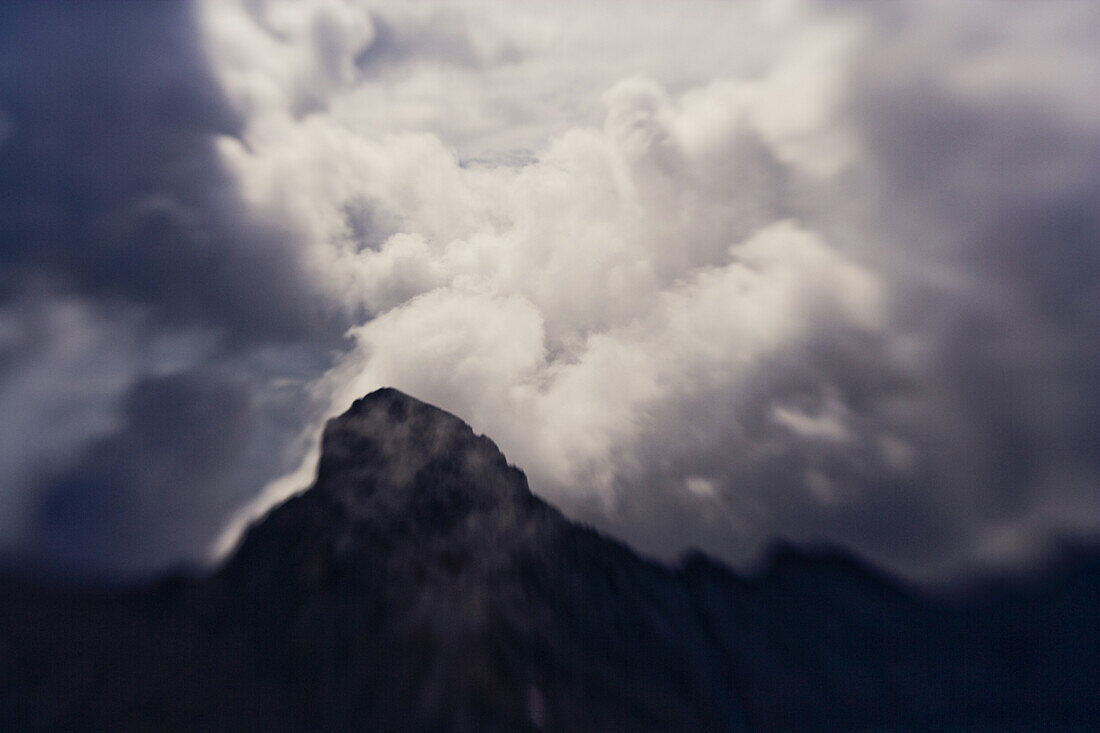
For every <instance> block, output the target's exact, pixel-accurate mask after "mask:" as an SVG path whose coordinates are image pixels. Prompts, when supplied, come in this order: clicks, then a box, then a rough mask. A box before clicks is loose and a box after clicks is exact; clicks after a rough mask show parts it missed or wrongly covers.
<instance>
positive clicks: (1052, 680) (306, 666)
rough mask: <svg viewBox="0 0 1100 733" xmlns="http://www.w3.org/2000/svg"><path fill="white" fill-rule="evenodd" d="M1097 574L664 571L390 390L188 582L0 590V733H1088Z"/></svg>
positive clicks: (777, 555)
mask: <svg viewBox="0 0 1100 733" xmlns="http://www.w3.org/2000/svg"><path fill="white" fill-rule="evenodd" d="M1098 610H1100V554H1098V553H1094V552H1083V551H1078V552H1076V553H1068V554H1067V555H1066V556H1065V557H1064V558H1063V560H1062V562H1061V563H1060V564H1059V565H1058V566H1057V567H1056V568H1054V569H1052V570H1050V571H1049V572H1047V573H1046V574H1044V576H1043V578H1042V580H1041V581H1039V580H1033V581H1031V582H1029V583H1026V584H1025V583H1023V582H1022V581H1021V582H1019V583H1016V584H1011V583H1009V584H1005V585H1002V586H1001V587H998V588H988V589H986V590H985V591H982V592H975V593H973V594H971V595H970V596H969V597H967V598H965V599H961V598H959V599H956V600H946V599H942V598H941V599H938V600H937V599H933V598H931V597H928V596H924V595H920V594H917V593H916V592H914V591H911V590H909V589H907V588H906V587H905V586H904V585H902V584H900V583H897V582H895V581H893V580H891V579H890V578H888V577H886V576H884V575H882V574H879V573H877V572H876V571H874V570H872V569H869V568H868V567H866V566H864V565H863V564H861V563H860V562H858V561H856V560H854V559H852V558H849V557H847V556H845V555H844V554H842V553H838V552H832V553H828V552H822V553H803V552H799V551H796V550H794V549H792V548H782V547H781V548H778V549H777V550H776V551H775V552H774V553H773V555H772V558H771V560H770V561H769V563H768V564H767V566H766V569H765V570H763V571H762V572H760V573H759V574H758V575H755V576H753V577H742V576H739V575H736V574H734V573H733V572H731V571H730V570H728V569H727V568H725V567H724V566H722V565H720V564H719V563H717V562H715V561H713V560H710V559H708V558H706V557H705V556H702V555H698V554H696V555H692V556H690V557H689V558H687V559H686V560H685V561H684V562H683V563H682V564H681V565H680V566H679V567H677V568H674V569H670V568H667V567H664V566H662V565H659V564H656V563H653V562H650V561H648V560H645V559H643V558H640V557H639V556H638V555H636V554H635V553H633V552H632V551H631V550H630V549H629V548H627V547H625V546H624V545H622V544H620V543H617V542H615V541H613V540H610V539H608V538H606V537H603V536H601V535H599V534H598V533H596V532H594V531H592V530H590V529H587V528H585V527H582V526H578V525H576V524H574V523H572V522H570V521H568V520H566V519H565V518H564V517H563V516H562V515H561V514H560V513H559V512H558V511H557V510H556V509H554V508H553V507H551V506H549V505H547V504H546V503H545V502H543V501H542V500H540V499H539V498H537V497H535V496H533V495H532V494H531V493H530V491H529V490H528V488H527V482H526V479H525V478H524V475H523V473H522V472H520V471H519V470H518V469H516V468H514V467H511V466H509V465H508V464H507V462H506V460H505V458H504V456H503V455H502V454H501V453H500V451H499V450H498V449H497V447H496V446H495V445H494V444H493V443H492V441H490V440H489V439H488V438H486V437H483V436H478V435H475V434H474V433H473V431H472V430H471V429H470V428H469V427H468V426H467V425H465V424H464V423H463V422H462V421H460V420H459V419H458V418H456V417H454V416H453V415H450V414H447V413H445V412H443V411H441V410H438V409H437V408H434V407H432V406H430V405H426V404H424V403H422V402H418V401H417V400H414V399H412V398H410V397H408V396H406V395H404V394H401V393H400V392H397V391H394V390H389V389H386V390H380V391H378V392H375V393H373V394H371V395H369V396H367V397H365V398H363V399H361V400H358V401H356V402H355V404H354V405H352V407H351V409H350V410H349V411H348V412H347V413H345V414H344V415H342V416H340V417H338V418H336V419H334V420H332V421H330V422H329V424H328V426H327V427H326V429H325V433H324V438H323V450H322V458H321V461H320V466H319V469H318V475H317V481H316V483H315V484H314V486H313V487H312V488H310V489H309V490H308V491H306V492H305V493H303V494H301V495H299V496H297V497H295V498H292V499H290V500H289V501H287V502H286V503H284V504H282V505H281V506H279V507H277V508H276V509H274V510H273V511H272V512H271V513H270V514H269V515H268V516H267V517H266V518H264V519H263V520H262V521H261V522H259V523H258V524H257V525H256V526H254V527H253V528H252V529H251V530H250V531H249V532H248V534H247V536H246V537H245V539H244V541H243V542H242V544H241V546H240V548H239V550H238V551H237V552H236V554H235V555H234V556H233V557H232V558H231V559H230V560H229V561H228V562H227V563H225V565H223V566H222V567H221V568H220V569H218V570H217V571H216V572H214V573H213V574H210V575H206V576H203V577H190V576H186V575H177V576H175V577H172V578H168V579H165V580H162V581H159V582H155V583H151V584H147V585H144V586H141V587H136V588H126V589H114V590H103V589H88V588H84V589H81V588H74V587H72V586H58V585H53V586H50V585H44V584H41V583H37V582H33V581H29V580H25V579H22V580H21V579H18V578H16V577H14V576H12V577H8V578H7V579H5V580H3V581H2V583H0V728H2V729H3V730H66V731H68V730H112V731H119V730H162V731H169V730H219V731H220V730H265V731H272V730H402V731H404V730H413V731H418V730H420V731H524V730H547V731H644V730H662V731H663V730H685V731H688V730H690V731H708V730H791V731H805V730H830V731H832V730H998V731H1006V730H1020V731H1023V730H1040V729H1041V730H1082V731H1084V730H1095V729H1096V728H1097V726H1098V725H1100V662H1098V660H1100V616H1098V614H1097V611H1098Z"/></svg>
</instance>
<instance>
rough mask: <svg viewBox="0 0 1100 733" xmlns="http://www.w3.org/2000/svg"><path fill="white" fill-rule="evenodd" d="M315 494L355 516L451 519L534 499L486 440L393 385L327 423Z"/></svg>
mask: <svg viewBox="0 0 1100 733" xmlns="http://www.w3.org/2000/svg"><path fill="white" fill-rule="evenodd" d="M314 491H317V492H319V493H322V494H325V495H327V496H330V497H332V498H335V499H336V500H337V501H339V502H340V503H341V504H343V505H344V506H345V507H346V508H348V509H349V510H350V511H351V512H352V513H353V514H355V515H359V516H364V515H371V516H375V515H377V514H378V512H380V511H381V512H382V513H384V514H390V513H391V512H393V511H401V512H403V513H405V515H406V517H409V516H410V514H409V513H410V512H411V513H412V515H411V516H415V515H416V514H420V513H422V512H423V511H439V510H440V509H442V508H446V509H447V513H448V514H452V515H453V514H454V513H455V512H459V513H462V512H465V511H469V510H472V509H475V508H490V507H493V506H496V505H500V504H509V503H515V502H526V501H529V500H530V499H531V493H530V490H529V489H528V487H527V479H526V477H525V476H524V475H523V472H522V471H520V470H519V469H517V468H515V467H513V466H510V465H508V462H507V460H506V459H505V457H504V454H503V453H501V452H500V449H499V448H497V446H496V444H495V443H493V441H492V440H490V439H489V438H487V437H485V436H483V435H478V434H476V433H475V432H474V431H473V429H472V428H471V427H470V426H469V425H467V424H466V423H464V422H463V421H462V420H460V419H459V418H458V417H455V416H454V415H452V414H451V413H449V412H446V411H444V410H441V409H439V408H438V407H435V406H433V405H429V404H427V403H425V402H421V401H420V400H417V399H415V398H413V397H410V396H409V395H407V394H405V393H403V392H400V391H398V390H396V389H393V388H389V387H386V388H383V389H379V390H377V391H375V392H372V393H370V394H368V395H367V396H365V397H363V398H361V399H358V400H356V401H355V402H354V403H353V404H352V406H351V407H350V408H349V409H348V410H347V412H345V413H344V414H342V415H340V416H339V417H335V418H333V419H331V420H329V422H328V424H327V425H326V426H325V430H324V434H323V437H322V439H321V461H320V464H319V466H318V472H317V484H316V486H315V488H314Z"/></svg>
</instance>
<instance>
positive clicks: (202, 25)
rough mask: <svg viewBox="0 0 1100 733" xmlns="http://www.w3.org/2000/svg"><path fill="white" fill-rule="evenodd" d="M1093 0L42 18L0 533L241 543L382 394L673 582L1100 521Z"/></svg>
mask: <svg viewBox="0 0 1100 733" xmlns="http://www.w3.org/2000/svg"><path fill="white" fill-rule="evenodd" d="M1098 80H1100V6H1098V5H1096V4H1095V3H1091V2H1084V1H1082V2H1077V1H1072V0H1046V1H1044V2H1042V3H1039V2H1024V1H1020V2H1000V1H997V2H993V1H992V0H990V1H983V0H967V1H966V2H925V1H923V0H920V1H918V0H899V1H897V2H891V3H868V2H859V1H856V0H852V1H851V2H828V3H812V2H799V1H798V0H779V1H775V2H717V1H706V2H703V1H699V0H680V1H677V2H671V1H669V2H642V1H641V0H637V1H634V2H630V1H628V0H600V1H599V2H583V3H582V2H552V3H551V2H534V1H531V2H507V3H505V2H499V3H494V2H387V3H375V2H366V1H360V0H316V1H315V2H296V1H294V2H292V1H289V0H208V1H203V2H194V3H185V2H121V1H119V2H111V1H103V2H95V3H79V4H78V3H64V2H50V1H42V2H8V3H4V4H3V6H2V7H0V192H2V193H0V414H2V415H3V421H4V439H3V441H0V548H3V551H4V553H5V554H7V555H9V556H16V557H22V558H30V559H32V560H34V561H35V562H45V563H47V564H55V565H60V566H63V567H66V568H70V569H73V570H75V571H76V572H87V573H108V574H121V575H127V574H133V573H146V572H152V571H156V570H160V569H163V568H165V567H168V566H171V565H174V564H177V563H180V562H203V561H211V560H214V559H216V558H218V557H219V556H221V555H224V553H225V552H228V551H229V550H231V548H232V547H233V543H234V542H235V540H236V538H237V537H238V535H239V532H240V531H241V529H242V528H243V527H245V526H246V525H247V523H248V522H250V521H252V520H254V519H255V518H256V517H258V516H260V515H261V514H262V512H263V511H264V510H265V509H266V508H269V507H270V506H272V505H273V504H274V503H277V502H278V501H281V500H282V499H285V498H286V497H288V496H290V495H292V494H293V493H294V492H296V491H299V490H301V489H303V488H305V487H306V486H308V485H309V483H310V481H311V480H312V476H313V473H314V471H315V467H316V461H317V441H318V436H319V431H320V429H321V427H322V425H323V423H324V420H325V419H326V418H328V417H331V416H333V415H336V414H339V413H340V412H342V411H343V410H344V409H346V408H347V406H348V405H349V404H350V403H351V401H352V400H353V399H355V398H357V397H359V396H362V395H364V394H366V393H368V392H370V391H372V390H374V389H377V388H379V387H382V386H392V387H396V388H398V389H401V390H403V391H405V392H407V393H409V394H410V395H413V396H414V397H417V398H419V399H422V400H425V401H427V402H430V403H433V404H436V405H438V406H440V407H442V408H444V409H446V410H449V411H451V412H454V413H455V414H457V415H459V416H460V417H461V418H463V419H464V420H466V421H467V422H469V423H470V424H471V425H472V426H473V428H474V429H475V430H476V431H478V432H480V433H484V434H487V435H489V436H490V437H492V438H493V439H494V441H496V443H497V444H498V445H499V446H500V447H501V449H502V450H503V451H504V452H505V454H506V455H507V456H508V458H509V460H510V461H511V462H512V463H514V464H516V465H518V466H519V467H521V468H522V469H523V470H524V471H525V472H526V473H527V476H528V478H529V480H530V483H531V487H532V489H533V490H534V491H535V492H536V493H538V494H540V495H541V496H543V497H544V498H546V499H547V500H549V501H550V502H551V503H553V504H555V505H557V506H559V507H560V508H561V509H562V510H563V511H565V512H566V514H567V515H569V516H570V517H573V518H575V519H577V520H579V521H583V522H586V523H589V524H591V525H592V526H594V527H596V528H598V529H600V530H602V531H605V532H608V533H610V534H612V535H614V536H616V537H619V538H621V539H624V540H626V541H627V542H629V543H630V544H632V545H633V546H634V547H636V548H637V549H639V550H641V551H643V552H646V553H648V554H651V555H654V556H656V557H660V558H665V559H670V558H674V557H676V556H677V555H678V554H680V553H682V552H683V551H685V550H686V549H688V548H691V547H699V548H701V549H703V550H704V551H706V552H708V553H711V554H714V555H716V556H718V557H720V558H722V559H724V560H726V561H727V562H729V563H731V564H733V565H734V566H736V567H747V566H750V565H751V564H752V563H753V562H754V561H756V560H757V559H758V558H759V557H760V555H761V553H762V552H763V551H764V550H765V548H767V547H768V546H769V544H770V543H772V542H774V541H775V540H779V539H781V540H786V541H789V542H794V543H796V544H802V545H815V544H819V543H829V544H838V545H841V546H843V547H847V548H850V549H851V550H853V551H854V552H857V553H858V554H860V555H862V556H864V557H867V558H869V559H871V560H873V561H875V562H877V563H879V564H880V565H882V566H884V567H887V568H890V569H891V570H893V571H896V572H899V573H902V574H905V575H907V576H909V577H913V578H936V577H945V576H947V575H952V574H959V573H962V574H971V573H980V572H985V571H989V570H993V569H1004V568H1016V567H1025V566H1028V565H1030V564H1033V563H1035V562H1037V561H1039V560H1041V559H1042V558H1043V557H1044V556H1045V555H1046V554H1047V553H1049V552H1051V551H1052V549H1053V548H1054V547H1056V546H1057V544H1058V543H1059V542H1062V541H1065V540H1078V541H1080V540H1085V541H1091V540H1095V539H1096V538H1097V536H1098V535H1100V419H1097V415H1098V414H1100V97H1098V96H1097V95H1096V93H1095V89H1096V84H1097V81H1098Z"/></svg>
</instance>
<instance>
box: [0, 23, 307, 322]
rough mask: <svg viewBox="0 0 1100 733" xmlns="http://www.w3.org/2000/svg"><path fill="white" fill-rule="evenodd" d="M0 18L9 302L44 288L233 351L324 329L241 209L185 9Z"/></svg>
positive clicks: (3, 244) (217, 102) (212, 91)
mask: <svg viewBox="0 0 1100 733" xmlns="http://www.w3.org/2000/svg"><path fill="white" fill-rule="evenodd" d="M0 12H2V13H3V18H2V19H0V33H2V34H3V35H2V39H0V48H2V49H3V52H2V59H0V62H2V65H3V69H4V71H3V73H2V74H0V109H3V110H4V112H5V115H6V117H7V119H8V120H9V122H10V126H11V129H12V132H11V133H10V134H9V135H8V137H7V138H6V139H5V140H4V141H3V143H2V144H0V188H2V189H3V190H4V192H5V194H4V201H3V205H2V208H0V259H2V262H3V265H4V268H3V273H4V274H3V277H2V279H0V296H2V297H4V298H5V299H8V298H10V297H11V294H12V292H13V291H14V289H15V288H16V287H17V286H18V284H19V282H21V281H24V280H26V279H27V278H28V277H35V276H38V277H43V276H44V277H47V278H50V279H53V280H55V281H57V282H58V283H59V284H60V285H61V286H62V287H64V288H67V289H68V290H70V292H75V293H79V294H81V295H82V296H85V297H89V298H95V299H98V298H117V299H121V300H123V301H126V302H130V303H137V304H140V305H141V306H143V307H145V308H148V309H150V310H151V311H152V312H153V313H154V314H155V316H156V317H157V318H160V319H163V320H164V321H166V322H168V323H170V324H173V325H179V324H186V325H199V326H209V327H213V328H218V329H223V330H225V331H226V332H227V333H228V334H229V335H230V338H232V339H235V340H252V339H261V340H262V339H269V338H278V339H286V338H294V337H300V336H302V335H303V334H305V333H307V332H308V331H309V330H310V329H314V328H318V327H320V326H323V325H325V324H324V321H323V319H322V318H321V316H322V312H321V310H320V308H319V304H318V302H317V301H316V300H315V299H314V298H312V297H311V293H310V288H309V284H308V283H307V282H306V281H305V280H304V278H303V275H302V273H301V268H300V266H299V262H298V254H297V252H296V250H295V248H294V242H293V241H292V240H290V239H289V238H288V236H287V235H286V234H284V233H282V232H281V231H280V229H279V228H277V227H275V226H273V225H271V224H266V223H264V222H262V221H261V220H259V219H257V218H256V217H255V216H254V215H253V214H252V213H251V212H249V211H247V210H246V209H245V207H244V206H243V204H242V203H241V201H240V200H239V196H238V195H237V193H236V190H235V184H234V182H233V181H232V179H231V178H230V177H229V175H228V174H227V172H226V171H224V170H223V168H222V166H221V165H220V163H219V161H218V160H217V157H216V154H215V149H214V137H215V136H216V135H226V134H235V133H236V132H237V131H238V130H239V126H240V121H239V120H238V119H237V118H236V117H235V115H234V114H233V112H232V111H231V110H230V109H229V107H228V106H227V105H226V103H225V102H224V101H223V100H222V98H221V96H220V92H219V90H218V87H217V84H216V82H215V81H214V79H213V78H212V77H211V76H210V74H209V73H208V71H207V70H206V68H205V66H204V63H205V62H204V60H203V56H202V49H201V47H200V45H199V39H198V38H197V37H196V34H195V32H194V23H193V19H192V9H191V7H190V6H189V5H188V4H186V3H182V2H167V3H125V2H106V3H81V4H73V3H60V2H42V3H36V2H31V3H18V2H17V3H6V4H5V6H4V8H3V10H2V11H0Z"/></svg>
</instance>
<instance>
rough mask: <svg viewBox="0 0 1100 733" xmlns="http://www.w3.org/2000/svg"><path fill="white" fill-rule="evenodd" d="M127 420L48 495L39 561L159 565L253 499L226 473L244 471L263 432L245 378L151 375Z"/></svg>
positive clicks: (132, 395) (87, 566) (208, 536)
mask: <svg viewBox="0 0 1100 733" xmlns="http://www.w3.org/2000/svg"><path fill="white" fill-rule="evenodd" d="M123 417H124V425H123V427H122V429H121V430H119V431H118V432H117V433H115V434H113V435H110V436H108V437H106V438H104V439H102V440H99V441H96V442H95V443H93V444H92V445H91V446H89V447H88V448H87V449H86V450H85V451H84V453H83V455H81V456H80V458H79V460H78V461H77V462H76V464H75V466H74V467H73V468H72V469H71V470H70V471H69V472H68V473H66V474H65V475H64V476H61V477H60V478H58V479H57V480H56V481H54V482H53V483H52V485H51V486H49V487H48V489H46V490H45V491H43V492H42V496H41V499H40V501H39V502H38V507H37V513H38V516H37V517H36V525H37V527H36V538H35V543H36V545H37V547H36V548H35V549H36V550H37V554H38V555H40V556H44V557H46V558H49V559H50V560H53V561H55V562H58V563H60V564H62V565H63V566H65V567H69V568H80V569H83V570H95V569H101V568H102V567H104V566H107V567H111V568H118V569H133V568H134V567H135V566H136V568H137V569H146V568H149V567H156V566H160V565H163V564H166V563H169V562H171V561H173V560H175V559H177V558H178V557H179V555H180V554H181V551H183V552H187V551H188V550H190V551H191V552H195V551H196V550H200V551H201V549H202V548H203V547H205V546H206V545H207V544H209V543H210V542H211V541H213V539H214V537H215V536H216V533H217V530H218V527H219V526H220V522H221V521H222V520H223V519H224V517H225V516H226V515H228V514H229V513H230V512H231V511H232V509H233V508H234V506H235V505H236V504H237V503H239V502H241V501H242V500H243V499H244V498H245V497H244V496H242V495H241V489H242V488H243V487H240V486H238V487H237V489H236V491H233V490H232V489H231V485H230V484H229V482H227V481H226V479H227V476H225V475H224V474H226V473H227V472H229V473H232V471H231V469H232V468H233V467H239V466H240V465H241V463H242V461H243V458H244V457H245V456H244V454H245V451H246V450H247V448H248V444H249V438H250V435H251V432H252V430H253V429H254V427H255V426H254V425H253V424H252V418H253V415H252V410H251V405H250V395H249V391H248V389H247V386H246V385H245V384H243V383H242V382H240V381H239V379H237V378H235V377H234V376H232V375H229V374H224V373H219V372H217V371H213V370H203V369H198V370H193V371H191V372H187V373H183V374H178V375H173V376H170V377H162V378H146V379H143V380H141V381H140V382H138V383H137V384H135V385H134V386H133V388H132V389H131V390H130V392H129V394H128V395H127V397H126V404H125V406H124V412H123ZM237 473H238V478H240V475H239V474H240V471H237ZM227 489H229V490H227Z"/></svg>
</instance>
